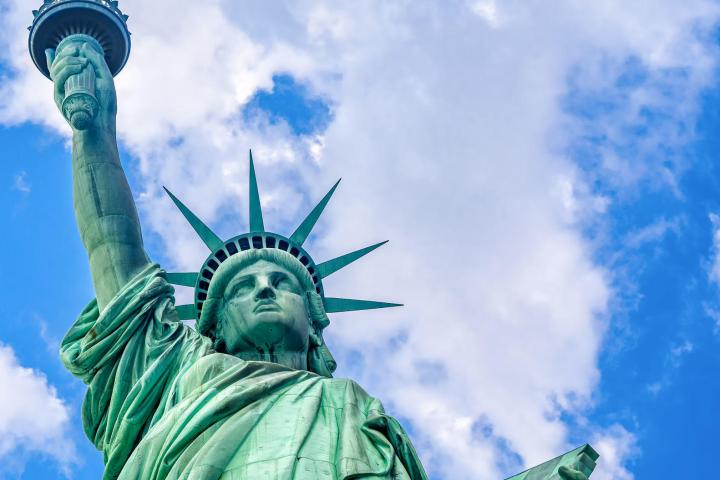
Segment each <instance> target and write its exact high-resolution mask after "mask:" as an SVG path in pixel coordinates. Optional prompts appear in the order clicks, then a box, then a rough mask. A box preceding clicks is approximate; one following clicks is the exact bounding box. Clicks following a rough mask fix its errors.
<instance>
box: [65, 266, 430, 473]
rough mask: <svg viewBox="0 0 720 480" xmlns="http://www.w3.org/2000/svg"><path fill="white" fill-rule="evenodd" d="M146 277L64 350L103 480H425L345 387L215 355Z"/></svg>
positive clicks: (153, 277) (373, 405)
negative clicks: (82, 393) (78, 382)
mask: <svg viewBox="0 0 720 480" xmlns="http://www.w3.org/2000/svg"><path fill="white" fill-rule="evenodd" d="M173 302H174V298H173V288H172V286H170V285H169V284H168V283H167V281H166V280H165V279H164V278H163V275H162V271H161V270H160V269H159V268H158V267H157V266H153V265H150V266H148V267H147V268H146V269H145V270H144V271H143V272H141V273H140V274H138V275H137V276H136V277H135V278H134V279H133V280H132V281H131V282H130V283H129V284H128V285H126V286H125V287H124V288H123V290H122V291H121V292H120V293H118V295H117V296H116V297H115V299H113V301H112V302H111V303H110V304H109V305H108V306H107V307H106V308H105V310H104V311H103V312H102V314H100V313H99V312H98V307H97V303H96V301H92V302H91V303H90V304H89V305H88V306H87V307H86V308H85V310H84V311H83V312H82V314H81V315H80V317H79V318H78V320H77V321H76V322H75V324H74V325H73V326H72V328H71V329H70V331H69V332H68V334H67V335H66V337H65V339H64V340H63V342H62V347H61V355H62V360H63V362H64V363H65V365H66V367H67V368H68V369H69V370H70V371H71V372H72V373H73V374H74V375H76V376H78V377H80V378H81V379H82V380H83V381H84V382H85V383H86V384H87V385H88V392H87V395H86V397H85V401H84V403H83V409H82V420H83V426H84V429H85V433H86V434H87V436H88V437H89V438H90V439H91V440H92V442H93V443H94V444H95V446H96V447H97V448H98V449H99V450H101V451H102V452H103V454H104V460H105V473H104V475H103V478H104V479H124V480H139V479H142V480H155V479H191V480H210V479H227V480H230V479H252V480H260V479H268V480H275V479H301V480H305V479H307V480H311V479H312V480H319V479H351V478H353V479H354V478H373V479H385V478H387V479H396V480H400V479H411V480H420V479H426V478H427V477H426V475H425V473H424V471H423V468H422V466H421V464H420V462H419V460H418V458H417V455H416V454H415V451H414V449H413V447H412V445H411V443H410V440H409V439H408V437H407V434H406V433H405V432H404V431H403V429H402V427H401V426H400V424H399V423H398V422H397V421H396V420H394V419H393V418H392V417H389V416H388V415H386V414H385V412H384V410H383V407H382V405H381V404H380V402H379V401H378V400H376V399H374V398H372V397H370V396H369V395H368V394H367V393H365V391H363V389H362V388H361V387H360V386H358V385H357V384H356V383H355V382H353V381H351V380H344V379H332V378H325V377H321V376H319V375H316V374H314V373H311V372H306V371H300V370H294V369H291V368H288V367H285V366H282V365H277V364H274V363H268V362H252V361H244V360H241V359H239V358H236V357H233V356H231V355H227V354H222V353H217V352H214V351H213V349H212V348H211V342H210V340H209V339H207V338H205V337H203V336H201V335H200V334H198V333H197V332H196V331H195V330H193V329H191V328H189V327H187V326H185V325H184V324H183V323H182V322H180V321H178V318H177V314H176V312H175V308H174V303H173Z"/></svg>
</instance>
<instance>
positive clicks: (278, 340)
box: [223, 311, 308, 354]
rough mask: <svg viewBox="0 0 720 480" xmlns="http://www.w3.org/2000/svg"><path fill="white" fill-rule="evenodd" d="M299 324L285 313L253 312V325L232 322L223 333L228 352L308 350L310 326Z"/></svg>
mask: <svg viewBox="0 0 720 480" xmlns="http://www.w3.org/2000/svg"><path fill="white" fill-rule="evenodd" d="M295 323H296V322H295V321H294V319H291V318H287V317H286V316H285V315H283V313H282V312H278V311H264V312H258V313H256V314H255V315H253V319H252V323H251V324H249V325H248V324H246V325H242V326H238V327H240V328H233V326H229V325H228V326H227V327H226V328H225V329H224V332H223V336H224V337H225V345H226V348H227V350H228V353H231V354H234V353H239V352H263V353H272V352H287V351H293V352H302V351H307V348H308V330H307V326H305V328H304V329H302V331H299V330H300V328H298V327H299V326H298V325H296V324H295ZM306 325H307V323H306Z"/></svg>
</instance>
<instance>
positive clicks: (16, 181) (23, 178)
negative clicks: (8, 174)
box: [13, 171, 32, 194]
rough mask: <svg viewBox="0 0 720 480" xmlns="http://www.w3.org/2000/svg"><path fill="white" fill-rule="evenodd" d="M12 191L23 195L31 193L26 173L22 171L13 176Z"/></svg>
mask: <svg viewBox="0 0 720 480" xmlns="http://www.w3.org/2000/svg"><path fill="white" fill-rule="evenodd" d="M13 189H15V190H17V191H18V192H20V193H25V194H27V193H30V192H31V191H32V187H31V186H30V184H29V183H28V179H27V172H24V171H23V172H20V173H18V174H17V175H15V177H14V178H13Z"/></svg>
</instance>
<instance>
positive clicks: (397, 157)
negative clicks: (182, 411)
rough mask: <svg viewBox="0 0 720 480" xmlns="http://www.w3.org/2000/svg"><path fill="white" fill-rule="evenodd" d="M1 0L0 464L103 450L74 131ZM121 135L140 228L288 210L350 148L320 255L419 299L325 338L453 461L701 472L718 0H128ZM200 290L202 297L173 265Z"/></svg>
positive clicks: (426, 454) (343, 281) (349, 372)
mask: <svg viewBox="0 0 720 480" xmlns="http://www.w3.org/2000/svg"><path fill="white" fill-rule="evenodd" d="M36 3H39V2H33V1H29V0H0V160H1V161H0V201H1V202H2V204H3V205H4V207H5V208H3V209H2V211H0V224H2V225H3V227H4V235H2V237H0V246H1V247H2V249H1V250H2V253H1V254H0V271H1V272H2V275H0V289H1V290H2V291H3V292H4V298H5V300H4V301H2V302H0V478H8V479H14V478H23V479H24V478H27V479H35V478H37V479H40V478H42V479H45V478H62V477H63V476H64V477H66V478H74V479H95V478H99V477H100V475H101V472H102V459H101V456H100V454H99V453H98V452H96V451H95V450H94V448H93V447H92V446H91V445H90V443H89V442H88V441H87V440H86V439H85V438H84V434H83V432H82V426H81V423H80V405H81V403H82V398H83V395H84V386H83V384H82V383H81V382H80V381H78V380H76V379H74V378H73V377H71V376H70V374H69V373H67V372H66V371H65V370H64V369H63V368H62V366H61V364H60V361H59V357H58V353H57V349H58V343H59V341H60V339H61V338H62V336H63V334H64V332H65V331H66V329H67V328H68V327H69V325H70V324H71V322H72V321H73V319H74V318H75V316H76V315H77V313H79V311H80V310H81V309H82V308H83V306H84V305H85V304H86V303H87V302H88V301H89V299H90V298H92V295H93V294H92V289H91V284H90V277H89V272H88V267H87V263H86V258H85V253H84V251H83V249H82V246H81V243H80V241H79V238H78V235H77V232H76V229H75V225H74V220H73V216H72V199H71V178H70V163H69V156H70V153H69V149H68V140H69V138H70V137H69V131H68V128H67V127H66V126H65V125H64V122H63V120H62V118H61V116H60V114H59V113H58V112H57V111H56V108H55V106H54V104H53V102H52V92H51V84H50V82H49V81H48V80H46V79H45V78H44V77H43V76H42V75H41V74H40V73H39V72H38V71H37V70H35V68H34V66H33V65H32V63H31V61H30V59H29V55H28V53H27V30H26V27H27V26H28V25H29V23H30V21H31V18H32V17H31V14H30V11H31V10H32V9H33V8H36V7H37V5H36ZM121 7H122V8H123V10H124V11H125V12H126V13H128V14H129V15H130V17H131V18H130V21H129V25H130V28H131V30H132V32H133V42H134V43H133V51H132V54H131V58H130V62H129V63H128V65H127V67H126V68H125V70H124V71H123V72H122V73H121V74H120V75H119V76H118V77H117V79H116V82H117V89H118V96H119V115H118V135H119V141H120V145H121V151H122V152H121V153H122V157H123V162H124V165H125V168H126V170H127V173H128V176H129V177H130V181H131V184H132V187H133V190H134V193H135V198H136V200H137V202H138V205H139V208H140V214H141V217H142V222H143V227H144V235H145V241H146V246H147V248H148V251H149V253H150V255H151V256H152V258H153V259H154V260H156V261H158V262H160V263H161V264H162V265H163V266H164V267H166V268H167V269H170V270H172V269H179V270H190V269H197V268H198V267H199V265H200V264H201V263H202V261H203V260H204V258H205V255H206V250H205V248H204V247H203V245H202V243H201V242H200V241H199V240H198V239H197V238H195V236H194V234H193V233H192V231H191V229H190V228H189V227H188V226H187V225H186V224H185V223H184V221H183V220H182V218H181V216H180V215H179V214H178V213H177V211H176V210H174V207H173V206H172V204H171V202H170V201H169V200H168V199H167V198H165V197H164V196H163V194H162V189H161V187H162V185H165V186H167V187H168V188H170V189H172V190H173V191H174V192H175V193H176V194H177V195H178V196H179V197H180V198H182V199H183V200H184V201H185V202H186V203H187V204H188V205H189V206H190V207H191V208H193V210H194V211H196V212H197V213H198V214H199V215H200V216H201V217H202V218H203V219H204V220H206V221H207V222H208V223H209V224H211V225H212V226H213V228H214V229H215V230H216V231H217V232H218V233H219V234H220V235H221V236H223V237H230V236H232V235H235V234H238V233H241V232H244V231H245V229H246V228H247V214H246V211H247V151H248V149H249V148H252V149H253V152H254V156H255V160H256V166H257V172H258V178H259V181H260V190H261V197H262V203H263V207H264V210H265V221H266V227H268V228H269V229H270V230H273V231H277V232H279V233H285V234H287V233H290V232H292V231H293V229H294V227H295V226H296V224H297V222H298V221H299V220H300V219H301V218H302V217H303V215H304V214H305V213H306V212H307V211H308V210H309V209H310V208H311V207H312V206H313V204H314V202H316V201H317V200H318V199H319V198H320V197H321V196H322V195H323V194H324V193H325V191H327V189H329V188H330V187H331V186H332V184H333V183H334V182H335V181H336V180H337V178H339V177H343V182H342V183H341V186H340V188H339V190H338V191H337V193H336V195H335V198H334V199H333V202H332V204H331V206H330V207H329V208H328V209H327V213H326V215H325V216H324V219H323V220H322V222H321V223H320V224H319V226H318V227H317V229H316V232H315V234H314V236H312V237H311V239H310V241H309V248H308V250H309V251H310V252H311V253H312V255H313V256H314V258H315V259H316V260H319V261H322V260H324V259H327V258H331V257H332V256H334V255H337V254H341V253H344V252H346V251H349V250H351V249H355V248H359V247H362V246H365V245H368V244H370V243H375V242H377V241H381V240H385V239H388V238H389V239H390V240H391V242H390V243H389V244H388V245H387V246H385V247H383V248H382V249H380V250H378V251H377V252H375V253H373V254H372V255H371V256H369V257H367V258H366V259H365V260H363V261H362V262H359V263H358V264H355V265H353V267H352V268H348V269H346V270H345V271H343V272H342V273H338V274H336V275H334V276H333V277H332V278H330V279H328V280H327V282H326V285H325V286H326V291H327V292H328V294H329V295H332V296H354V297H359V298H373V299H379V300H389V301H399V302H402V303H404V304H405V305H406V306H405V307H404V308H402V309H396V310H393V311H380V312H369V313H352V314H337V315H335V316H333V317H332V321H333V322H332V325H331V327H330V328H329V329H328V342H329V343H330V347H331V349H332V350H333V352H334V354H335V356H336V358H337V360H338V362H339V365H340V366H339V370H338V375H339V376H346V377H352V378H354V379H356V380H357V381H358V382H359V383H360V384H361V385H363V386H364V387H365V388H366V389H367V390H368V391H369V392H370V393H371V394H372V395H374V396H377V397H379V398H381V399H382V400H383V401H384V403H385V405H386V407H387V409H388V410H389V411H390V412H391V413H392V414H393V415H394V416H396V417H397V418H399V419H400V420H401V421H402V423H403V424H404V425H405V426H406V428H407V429H408V431H409V432H410V433H411V435H412V438H413V440H414V443H415V445H416V447H417V449H418V451H419V453H420V455H421V457H422V458H423V461H424V464H425V466H426V468H427V470H428V473H429V474H430V477H431V478H433V479H501V478H504V476H508V475H510V474H512V473H516V472H518V471H520V470H522V469H523V468H524V467H525V466H530V465H533V464H536V463H539V462H541V461H544V460H547V459H549V458H551V457H553V456H555V455H557V454H560V453H562V452H564V451H566V450H569V449H571V448H573V447H575V446H577V445H580V444H582V443H585V442H590V443H592V444H593V446H595V448H596V449H597V450H598V451H599V452H600V454H601V460H600V463H599V466H598V469H597V470H596V473H595V474H594V475H593V477H592V478H593V479H597V480H610V479H614V480H631V479H658V478H706V477H708V478H709V477H710V475H711V473H712V472H714V471H715V462H714V460H713V457H712V455H711V454H709V452H708V453H703V452H707V448H708V447H707V445H708V444H712V442H714V441H715V438H716V433H715V432H717V431H718V428H720V417H718V415H717V414H716V412H717V405H718V403H719V402H720V380H718V375H717V373H718V371H719V370H718V368H717V367H718V366H719V365H720V301H719V300H718V293H720V292H719V287H718V285H719V284H720V172H719V171H718V168H717V167H716V163H717V162H716V159H717V152H718V151H719V149H720V141H719V140H718V139H717V138H718V135H717V131H718V128H720V115H719V114H718V106H720V88H719V87H718V86H717V79H718V61H719V59H720V56H719V53H720V52H719V51H718V47H717V39H718V30H717V28H718V22H719V21H720V4H718V3H716V2H713V1H710V0H685V1H683V2H678V1H675V0H636V1H632V0H631V1H620V0H599V1H585V2H580V1H577V0H557V1H554V2H547V1H540V0H507V1H501V0H497V1H495V0H436V1H432V0H427V1H416V2H410V1H408V0H393V1H386V0H377V1H373V0H367V1H363V2H351V1H347V2H342V1H341V2H337V1H279V0H278V1H273V2H267V1H261V0H257V1H246V0H243V1H238V0H224V1H223V0H204V1H202V2H198V1H190V0H154V1H152V2H143V1H141V0H126V1H123V2H121ZM178 297H179V298H180V300H181V301H182V300H187V299H188V298H190V293H189V292H187V291H180V290H179V291H178Z"/></svg>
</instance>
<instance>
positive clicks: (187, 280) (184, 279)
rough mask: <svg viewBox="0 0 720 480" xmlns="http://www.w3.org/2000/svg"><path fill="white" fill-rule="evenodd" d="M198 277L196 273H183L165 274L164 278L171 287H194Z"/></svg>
mask: <svg viewBox="0 0 720 480" xmlns="http://www.w3.org/2000/svg"><path fill="white" fill-rule="evenodd" d="M198 275H200V274H199V273H197V272H186V273H185V272H184V273H169V272H168V273H166V274H165V278H166V279H167V281H168V282H170V283H172V284H173V285H182V286H183V287H194V286H195V284H197V278H198Z"/></svg>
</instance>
